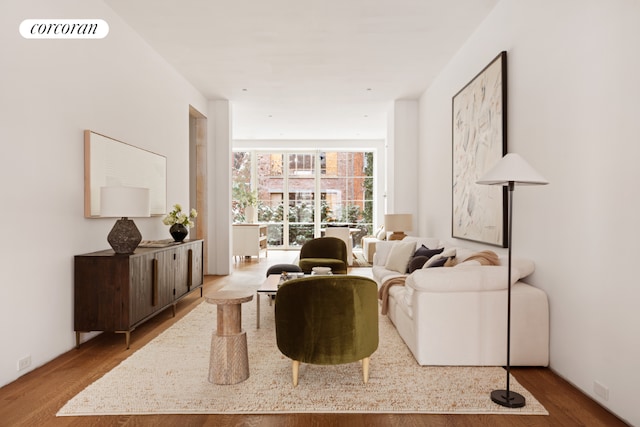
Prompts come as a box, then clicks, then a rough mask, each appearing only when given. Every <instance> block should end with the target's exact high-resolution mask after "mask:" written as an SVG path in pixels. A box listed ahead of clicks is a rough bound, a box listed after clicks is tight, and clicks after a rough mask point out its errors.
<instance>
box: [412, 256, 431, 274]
mask: <svg viewBox="0 0 640 427" xmlns="http://www.w3.org/2000/svg"><path fill="white" fill-rule="evenodd" d="M428 260H429V257H426V256H424V255H418V256H414V257H413V258H412V259H411V261H410V262H409V270H408V272H409V273H413V272H414V271H415V270H420V269H421V268H422V266H423V265H424V263H425V262H427V261H428Z"/></svg>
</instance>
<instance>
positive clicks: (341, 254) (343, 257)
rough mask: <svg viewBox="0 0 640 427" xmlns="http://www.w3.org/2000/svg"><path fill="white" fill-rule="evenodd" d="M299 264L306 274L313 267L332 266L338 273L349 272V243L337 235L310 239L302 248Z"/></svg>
mask: <svg viewBox="0 0 640 427" xmlns="http://www.w3.org/2000/svg"><path fill="white" fill-rule="evenodd" d="M298 265H299V266H300V268H301V269H302V271H303V272H304V273H305V274H311V271H312V269H313V267H330V268H331V271H332V272H333V273H336V274H347V266H348V265H349V263H348V262H347V245H345V243H344V242H343V241H342V239H339V238H337V237H319V238H317V239H311V240H308V241H307V242H306V243H305V244H304V245H302V248H300V261H299V262H298Z"/></svg>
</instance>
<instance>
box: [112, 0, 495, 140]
mask: <svg viewBox="0 0 640 427" xmlns="http://www.w3.org/2000/svg"><path fill="white" fill-rule="evenodd" d="M105 2H106V3H107V4H108V5H109V6H110V7H111V8H113V10H114V11H115V12H116V13H117V14H118V15H120V16H121V17H122V18H123V19H124V21H126V22H127V23H128V24H129V25H130V26H131V27H132V28H134V29H135V30H136V31H137V32H138V33H139V34H140V35H141V36H142V37H143V38H144V39H145V40H146V41H147V42H148V43H149V45H151V46H152V47H153V48H154V49H155V50H156V51H157V52H158V53H159V54H160V55H162V56H163V57H164V58H165V59H166V60H167V61H168V62H169V63H170V64H172V65H173V66H174V67H175V69H176V70H177V71H178V72H180V73H181V74H182V75H183V76H184V77H185V78H186V79H188V80H189V81H190V82H191V83H192V84H193V85H194V86H195V87H196V88H197V89H198V90H199V91H201V92H202V94H204V95H205V96H206V97H207V98H208V99H228V100H229V101H230V102H231V105H232V108H233V110H232V111H233V138H234V139H380V138H386V123H387V119H386V114H387V111H388V110H389V107H390V106H391V104H392V102H393V101H394V100H396V99H412V98H413V99H415V98H417V97H419V96H420V94H421V93H422V92H423V91H424V90H425V89H426V88H427V87H428V86H429V84H430V82H431V81H432V79H433V78H434V77H436V76H437V75H438V73H439V71H440V70H441V69H442V68H443V66H444V65H445V64H446V63H447V62H448V61H449V60H450V59H451V57H452V56H453V55H454V54H455V53H456V52H457V51H458V49H459V48H460V47H461V45H462V44H463V43H464V42H465V40H467V39H468V38H469V36H470V35H471V34H472V33H473V31H474V30H475V29H476V28H477V27H478V25H479V24H480V23H481V22H482V20H483V19H484V18H485V17H486V16H487V15H488V13H489V12H490V11H491V9H492V8H493V7H494V6H495V4H496V3H497V2H498V0H182V1H177V0H105Z"/></svg>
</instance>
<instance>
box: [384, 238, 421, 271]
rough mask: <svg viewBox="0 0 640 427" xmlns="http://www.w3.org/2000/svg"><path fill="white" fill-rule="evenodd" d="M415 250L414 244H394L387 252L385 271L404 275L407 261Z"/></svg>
mask: <svg viewBox="0 0 640 427" xmlns="http://www.w3.org/2000/svg"><path fill="white" fill-rule="evenodd" d="M415 250H416V242H401V241H399V242H396V243H394V244H393V246H392V247H391V250H390V251H389V256H388V257H387V262H386V264H385V268H386V269H387V270H392V271H397V272H398V273H402V274H404V273H406V272H407V266H408V265H409V261H410V260H411V257H412V256H413V253H414V252H415Z"/></svg>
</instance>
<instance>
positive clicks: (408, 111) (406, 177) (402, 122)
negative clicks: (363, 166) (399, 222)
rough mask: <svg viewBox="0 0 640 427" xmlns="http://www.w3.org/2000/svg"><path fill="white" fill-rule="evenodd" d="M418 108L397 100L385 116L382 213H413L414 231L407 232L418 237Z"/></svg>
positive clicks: (413, 104) (411, 101)
mask: <svg viewBox="0 0 640 427" xmlns="http://www.w3.org/2000/svg"><path fill="white" fill-rule="evenodd" d="M418 107H419V105H418V101H417V100H411V99H400V100H396V101H394V103H393V105H392V106H391V108H390V109H389V112H388V117H387V158H386V160H387V168H386V185H387V189H386V194H387V200H386V210H385V213H409V214H412V215H413V223H414V225H413V230H411V231H409V230H407V231H409V232H408V233H407V234H409V235H418V234H417V232H416V231H417V227H416V223H417V218H418V198H417V197H416V188H417V183H416V181H417V180H418V179H419V176H420V175H419V173H418V170H419V169H418V156H417V153H418ZM383 220H384V218H383ZM387 231H391V230H387Z"/></svg>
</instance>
